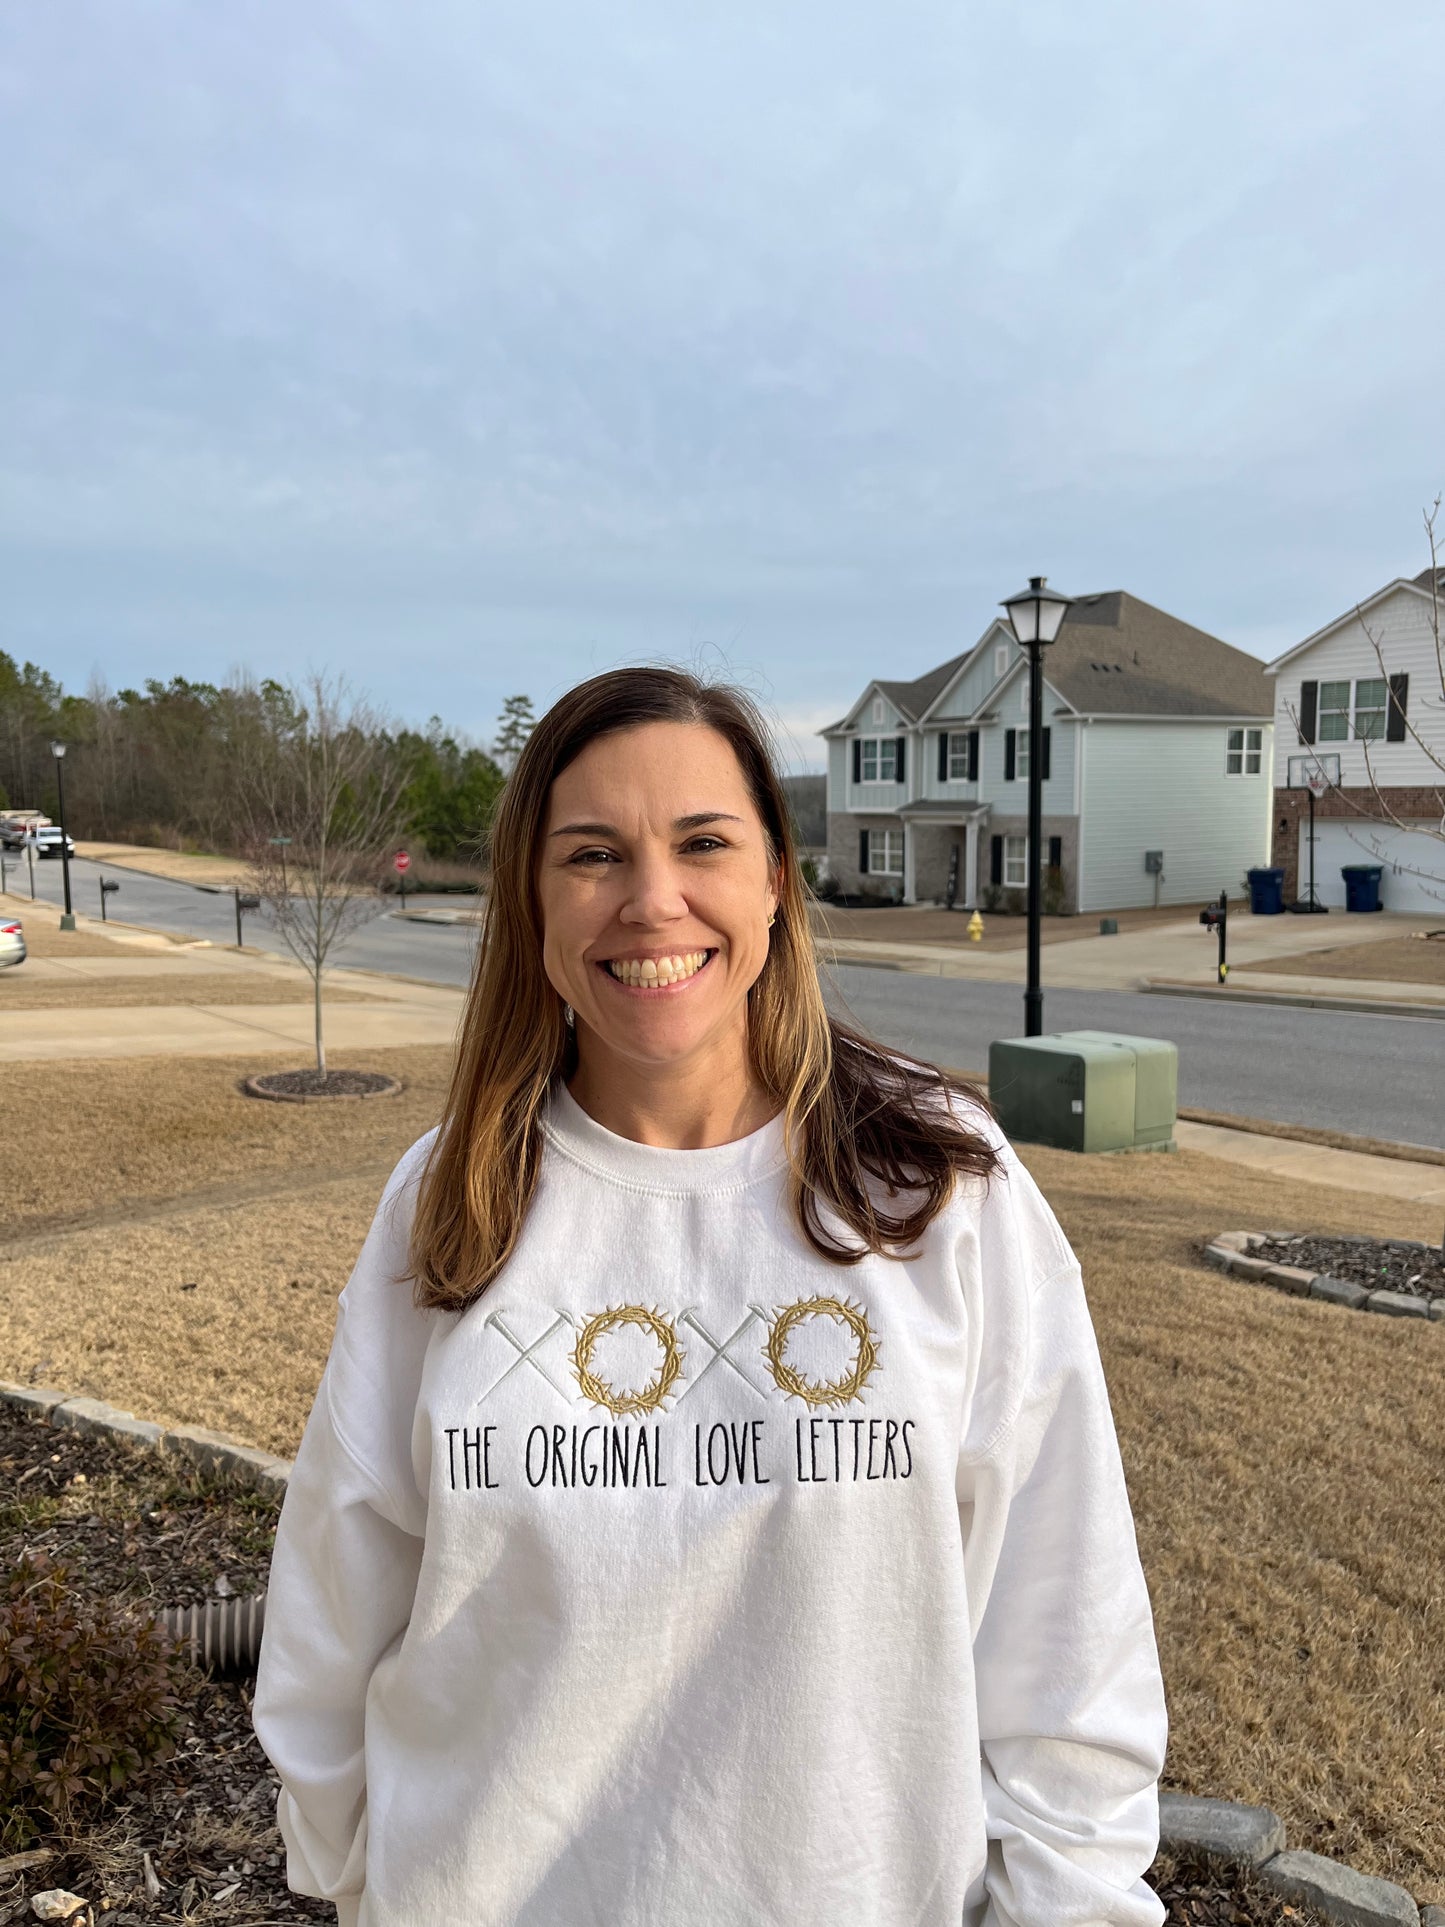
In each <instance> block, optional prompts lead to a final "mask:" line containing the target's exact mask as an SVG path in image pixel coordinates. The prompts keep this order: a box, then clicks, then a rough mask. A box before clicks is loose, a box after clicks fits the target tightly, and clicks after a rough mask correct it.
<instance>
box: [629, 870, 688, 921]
mask: <svg viewBox="0 0 1445 1927" xmlns="http://www.w3.org/2000/svg"><path fill="white" fill-rule="evenodd" d="M631 871H632V873H631V875H630V876H629V878H628V883H629V886H630V887H629V889H628V891H627V896H626V900H625V902H624V903H623V906H622V911H621V916H622V921H623V922H624V923H640V924H657V923H669V922H671V921H672V920H673V919H675V918H677V917H685V916H686V915H687V897H686V895H685V894H684V892H683V888H682V878H681V876H680V874H679V872H678V869H677V866H676V865H675V864H674V863H673V862H672V861H671V859H670V857H667V856H640V857H638V858H636V859H635V860H634V862H633V864H632V866H631Z"/></svg>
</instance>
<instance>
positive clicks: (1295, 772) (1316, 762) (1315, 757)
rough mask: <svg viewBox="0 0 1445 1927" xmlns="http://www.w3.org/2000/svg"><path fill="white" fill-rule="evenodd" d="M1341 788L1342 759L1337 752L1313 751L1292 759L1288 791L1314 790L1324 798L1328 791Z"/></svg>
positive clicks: (1286, 785)
mask: <svg viewBox="0 0 1445 1927" xmlns="http://www.w3.org/2000/svg"><path fill="white" fill-rule="evenodd" d="M1312 779H1313V780H1312ZM1339 786H1340V759H1339V754H1338V752H1337V751H1334V750H1316V749H1312V750H1310V751H1309V752H1308V753H1307V754H1306V755H1304V756H1291V757H1290V759H1289V764H1288V768H1287V771H1286V782H1285V788H1286V789H1290V790H1313V791H1314V794H1315V795H1316V796H1323V795H1324V793H1325V791H1326V790H1327V789H1338V788H1339Z"/></svg>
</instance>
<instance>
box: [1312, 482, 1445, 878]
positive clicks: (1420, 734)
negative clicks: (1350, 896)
mask: <svg viewBox="0 0 1445 1927" xmlns="http://www.w3.org/2000/svg"><path fill="white" fill-rule="evenodd" d="M1442 499H1445V498H1442V497H1441V496H1439V495H1437V496H1436V497H1435V500H1434V501H1433V502H1432V503H1431V505H1430V507H1429V508H1428V509H1426V510H1425V511H1424V521H1425V540H1426V545H1427V546H1428V548H1429V551H1430V568H1429V571H1428V573H1427V575H1426V577H1425V580H1424V581H1423V582H1421V583H1420V586H1421V587H1422V588H1423V589H1425V591H1426V593H1427V594H1428V596H1429V598H1430V602H1429V611H1428V614H1427V616H1426V620H1427V622H1428V623H1429V627H1430V637H1431V641H1432V642H1433V644H1434V653H1435V669H1434V673H1433V674H1432V676H1431V678H1430V680H1431V683H1432V685H1433V686H1432V688H1431V689H1430V691H1429V693H1428V694H1426V693H1425V692H1424V691H1412V692H1411V701H1410V705H1409V708H1408V710H1404V709H1403V708H1402V709H1401V712H1400V714H1399V719H1398V720H1399V723H1400V725H1401V726H1403V728H1404V731H1405V740H1406V741H1408V742H1411V743H1413V744H1414V745H1415V747H1416V748H1417V749H1418V750H1419V751H1420V752H1421V754H1422V755H1423V756H1424V758H1425V760H1426V762H1427V763H1428V764H1429V765H1430V767H1431V769H1432V770H1433V771H1438V773H1439V779H1440V780H1439V782H1438V784H1437V783H1436V781H1435V777H1434V776H1433V775H1432V776H1430V777H1429V778H1428V779H1427V781H1428V783H1429V784H1430V785H1431V786H1432V787H1433V788H1434V797H1433V799H1432V802H1431V810H1432V815H1431V817H1430V818H1428V819H1427V820H1426V821H1424V822H1423V823H1422V822H1421V821H1419V820H1418V819H1417V820H1414V821H1411V822H1406V821H1405V820H1404V819H1403V818H1402V817H1401V816H1400V813H1399V811H1398V809H1397V808H1396V806H1395V803H1394V800H1393V798H1392V797H1391V796H1390V794H1389V785H1387V784H1382V783H1381V782H1380V779H1379V775H1378V771H1377V759H1378V757H1379V749H1378V746H1377V743H1376V742H1375V740H1374V739H1372V738H1371V737H1369V736H1365V737H1361V738H1360V739H1359V741H1360V746H1361V749H1362V750H1363V752H1364V760H1365V781H1366V784H1367V785H1368V788H1369V796H1368V798H1367V799H1365V800H1364V801H1360V800H1357V799H1356V798H1355V797H1353V796H1351V795H1350V793H1349V791H1348V790H1347V789H1344V788H1341V789H1339V790H1337V791H1336V792H1335V794H1336V795H1337V797H1338V798H1339V801H1340V803H1341V804H1342V805H1343V806H1344V807H1345V808H1346V809H1348V810H1349V811H1350V812H1351V813H1352V814H1353V815H1354V816H1356V817H1357V818H1358V819H1359V821H1360V824H1361V828H1360V831H1359V834H1358V835H1355V833H1354V832H1353V831H1352V832H1351V834H1352V835H1353V836H1354V840H1355V842H1357V843H1358V844H1359V845H1360V848H1361V849H1362V850H1364V851H1365V852H1366V853H1367V854H1368V855H1370V856H1372V857H1374V858H1375V859H1376V860H1377V861H1379V862H1381V863H1390V864H1393V865H1394V866H1395V867H1396V868H1397V869H1398V870H1400V871H1401V872H1402V873H1403V874H1404V875H1406V876H1413V877H1418V878H1419V879H1420V881H1421V882H1422V883H1423V884H1424V885H1425V892H1426V895H1427V896H1431V897H1434V898H1437V899H1438V900H1439V902H1440V903H1441V904H1442V905H1445V632H1442V622H1441V618H1442V615H1445V593H1442V592H1445V567H1442V564H1441V552H1440V544H1441V539H1442V538H1441V536H1440V535H1439V534H1438V533H1437V530H1436V524H1437V522H1438V520H1439V517H1440V505H1441V501H1442ZM1355 613H1356V614H1357V615H1358V617H1359V619H1360V627H1361V629H1363V630H1364V632H1365V636H1366V639H1367V640H1368V642H1369V644H1370V647H1371V648H1372V649H1373V650H1374V652H1375V660H1376V662H1377V663H1378V664H1379V665H1380V677H1381V679H1382V681H1383V682H1384V684H1385V688H1386V691H1387V696H1386V714H1392V713H1394V712H1395V707H1396V706H1395V703H1394V699H1393V697H1392V696H1391V695H1389V694H1388V692H1389V690H1390V688H1391V683H1390V672H1389V669H1388V667H1387V666H1386V662H1385V645H1384V636H1383V633H1382V632H1381V631H1380V630H1379V629H1378V627H1376V628H1371V626H1370V624H1369V622H1368V621H1366V619H1365V612H1364V610H1363V609H1362V608H1359V607H1357V608H1356V611H1355ZM1286 710H1287V713H1288V715H1289V718H1290V721H1291V722H1292V723H1293V724H1294V725H1295V728H1296V730H1297V731H1298V730H1299V722H1300V718H1299V714H1298V710H1297V707H1296V705H1295V704H1293V703H1290V704H1286ZM1301 741H1303V736H1302V735H1301ZM1385 825H1389V826H1390V827H1392V828H1394V829H1397V830H1410V831H1415V832H1420V831H1422V830H1423V831H1424V833H1425V834H1426V835H1428V836H1430V837H1433V838H1434V839H1435V840H1436V841H1437V842H1438V843H1439V845H1440V854H1439V860H1438V861H1436V860H1435V859H1434V858H1431V857H1427V858H1426V859H1425V862H1426V864H1427V865H1428V867H1422V866H1421V865H1420V864H1414V863H1408V862H1402V861H1401V859H1400V857H1399V854H1398V852H1397V851H1390V850H1387V849H1385V848H1383V847H1382V846H1381V843H1380V836H1379V832H1380V830H1381V829H1382V828H1383V827H1384V826H1385Z"/></svg>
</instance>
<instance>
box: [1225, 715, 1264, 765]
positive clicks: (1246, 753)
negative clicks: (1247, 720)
mask: <svg viewBox="0 0 1445 1927" xmlns="http://www.w3.org/2000/svg"><path fill="white" fill-rule="evenodd" d="M1236 736H1237V737H1238V738H1239V747H1238V748H1237V749H1236V747H1235V743H1234V739H1235V737H1236ZM1236 756H1237V757H1238V758H1239V768H1238V769H1231V768H1230V762H1231V761H1232V759H1233V758H1234V757H1236ZM1251 759H1252V761H1253V767H1251ZM1263 769H1264V729H1263V727H1262V726H1261V727H1259V728H1255V727H1253V726H1252V725H1245V724H1240V725H1239V726H1238V727H1237V728H1234V729H1229V730H1226V731H1225V734H1224V773H1225V775H1226V776H1258V775H1260V773H1261V772H1262V771H1263Z"/></svg>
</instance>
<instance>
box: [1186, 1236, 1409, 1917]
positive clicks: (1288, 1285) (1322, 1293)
mask: <svg viewBox="0 0 1445 1927" xmlns="http://www.w3.org/2000/svg"><path fill="white" fill-rule="evenodd" d="M1294 1235H1295V1234H1294V1233H1293V1232H1292V1231H1281V1232H1266V1231H1221V1232H1220V1233H1219V1235H1218V1236H1217V1237H1216V1238H1214V1239H1212V1240H1211V1241H1210V1243H1209V1244H1207V1245H1206V1246H1205V1247H1204V1262H1205V1263H1206V1264H1209V1265H1213V1266H1214V1268H1215V1270H1216V1271H1227V1272H1228V1273H1229V1274H1230V1276H1231V1277H1234V1278H1243V1279H1245V1280H1246V1281H1248V1282H1249V1283H1252V1284H1259V1285H1272V1286H1273V1287H1274V1288H1275V1290H1276V1291H1288V1292H1293V1294H1294V1295H1295V1297H1297V1298H1319V1299H1323V1300H1324V1301H1325V1303H1326V1304H1331V1305H1344V1306H1346V1307H1347V1308H1348V1309H1349V1310H1351V1311H1377V1312H1383V1313H1384V1314H1385V1315H1386V1316H1387V1317H1390V1318H1424V1319H1428V1320H1429V1321H1430V1322H1431V1323H1445V1297H1439V1298H1415V1297H1412V1296H1411V1295H1410V1293H1409V1292H1404V1291H1371V1290H1370V1288H1369V1287H1368V1286H1367V1285H1357V1284H1356V1283H1355V1282H1354V1280H1353V1279H1350V1278H1332V1277H1331V1276H1330V1274H1329V1273H1328V1272H1327V1271H1306V1270H1305V1269H1304V1267H1303V1266H1302V1265H1282V1264H1279V1263H1277V1262H1276V1261H1275V1260H1273V1259H1270V1258H1251V1257H1250V1255H1249V1254H1250V1252H1252V1251H1255V1250H1257V1249H1258V1248H1259V1246H1260V1245H1262V1244H1266V1243H1270V1242H1282V1241H1283V1240H1284V1239H1286V1238H1292V1237H1293V1236H1294ZM1330 1235H1331V1236H1332V1237H1334V1236H1338V1234H1337V1233H1333V1232H1332V1233H1331V1234H1330ZM1341 1242H1345V1243H1349V1242H1355V1240H1348V1239H1342V1240H1341ZM1358 1242H1359V1243H1360V1244H1379V1243H1380V1242H1381V1240H1380V1239H1378V1238H1361V1239H1359V1240H1358ZM1389 1242H1390V1243H1391V1244H1411V1245H1413V1244H1419V1245H1420V1249H1421V1250H1422V1251H1433V1250H1434V1249H1435V1247H1434V1246H1433V1245H1427V1244H1423V1243H1421V1242H1420V1240H1419V1239H1417V1238H1392V1239H1390V1240H1389ZM1442 1927H1445V1922H1442Z"/></svg>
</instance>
